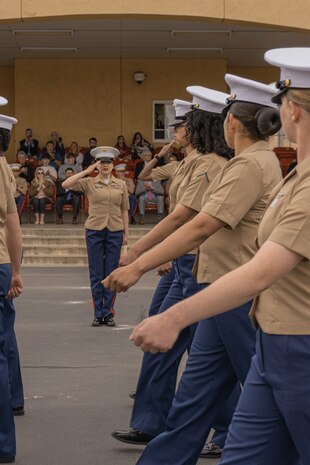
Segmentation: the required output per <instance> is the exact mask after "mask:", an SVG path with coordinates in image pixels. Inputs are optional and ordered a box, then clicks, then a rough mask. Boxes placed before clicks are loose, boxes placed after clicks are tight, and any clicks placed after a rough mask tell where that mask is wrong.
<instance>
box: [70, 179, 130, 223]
mask: <svg viewBox="0 0 310 465" xmlns="http://www.w3.org/2000/svg"><path fill="white" fill-rule="evenodd" d="M71 189H72V190H77V191H80V192H83V193H84V194H86V195H87V196H88V199H89V216H88V218H87V220H86V223H85V227H86V228H87V229H94V230H96V231H101V230H102V229H104V228H108V229H109V230H110V231H121V230H123V229H124V223H123V219H122V214H121V212H122V211H123V210H128V209H129V200H128V191H127V186H126V183H125V182H124V181H122V180H121V179H116V178H115V177H114V176H111V181H110V183H109V184H105V183H104V182H103V181H102V180H101V179H100V176H96V177H94V178H92V177H88V178H84V179H80V180H79V181H78V182H77V183H76V184H75V185H74V186H73V187H72V188H71Z"/></svg>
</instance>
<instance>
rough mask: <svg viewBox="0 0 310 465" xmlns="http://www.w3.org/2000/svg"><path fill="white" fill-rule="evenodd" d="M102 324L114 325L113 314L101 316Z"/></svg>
mask: <svg viewBox="0 0 310 465" xmlns="http://www.w3.org/2000/svg"><path fill="white" fill-rule="evenodd" d="M102 324H103V325H106V326H111V327H112V326H116V324H115V321H114V320H113V316H112V315H109V316H106V317H104V318H103V322H102Z"/></svg>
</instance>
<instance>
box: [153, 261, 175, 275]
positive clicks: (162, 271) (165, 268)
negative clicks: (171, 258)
mask: <svg viewBox="0 0 310 465" xmlns="http://www.w3.org/2000/svg"><path fill="white" fill-rule="evenodd" d="M171 270H172V262H168V263H165V264H164V265H161V266H159V267H158V268H157V273H156V274H158V276H166V275H167V274H168V273H170V271H171Z"/></svg>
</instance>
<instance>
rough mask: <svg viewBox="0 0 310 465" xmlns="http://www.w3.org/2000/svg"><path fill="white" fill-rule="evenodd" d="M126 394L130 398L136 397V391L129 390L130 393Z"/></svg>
mask: <svg viewBox="0 0 310 465" xmlns="http://www.w3.org/2000/svg"><path fill="white" fill-rule="evenodd" d="M128 396H129V397H130V399H133V400H135V398H136V391H133V392H130V393H129V394H128Z"/></svg>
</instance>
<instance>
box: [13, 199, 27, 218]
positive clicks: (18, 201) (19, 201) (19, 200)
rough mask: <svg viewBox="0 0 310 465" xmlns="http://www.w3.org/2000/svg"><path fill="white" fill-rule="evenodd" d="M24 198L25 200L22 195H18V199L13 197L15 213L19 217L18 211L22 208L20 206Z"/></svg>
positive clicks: (19, 212)
mask: <svg viewBox="0 0 310 465" xmlns="http://www.w3.org/2000/svg"><path fill="white" fill-rule="evenodd" d="M24 198H25V196H24V195H22V194H21V195H19V196H18V197H15V202H16V207H17V212H18V214H19V215H20V214H21V211H20V210H21V208H22V204H23V201H24Z"/></svg>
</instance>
